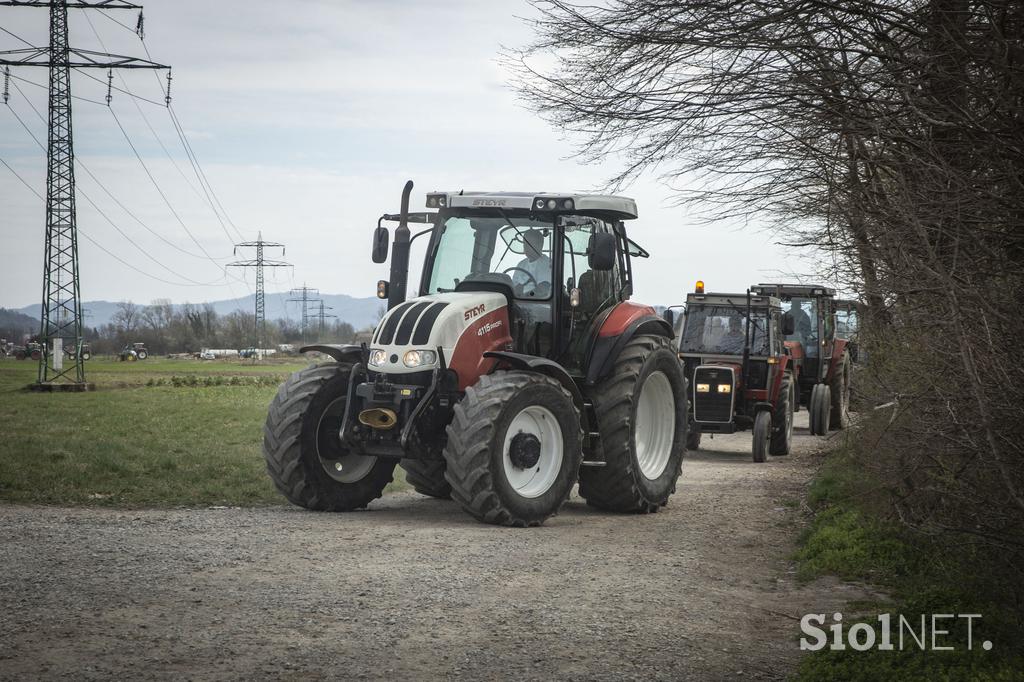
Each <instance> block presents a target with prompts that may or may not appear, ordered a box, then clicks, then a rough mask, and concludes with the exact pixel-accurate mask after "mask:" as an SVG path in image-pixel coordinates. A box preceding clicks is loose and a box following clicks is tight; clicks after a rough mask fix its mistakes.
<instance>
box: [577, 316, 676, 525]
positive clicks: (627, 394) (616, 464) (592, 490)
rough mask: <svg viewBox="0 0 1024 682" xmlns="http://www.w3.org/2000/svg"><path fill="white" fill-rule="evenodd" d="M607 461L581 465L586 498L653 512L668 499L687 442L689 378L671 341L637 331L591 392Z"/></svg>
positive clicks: (613, 508)
mask: <svg viewBox="0 0 1024 682" xmlns="http://www.w3.org/2000/svg"><path fill="white" fill-rule="evenodd" d="M591 395H592V398H593V401H594V412H595V413H596V415H597V430H598V431H599V433H600V435H601V438H600V442H599V452H600V453H601V454H602V455H603V459H604V462H605V465H604V466H603V467H593V468H591V467H586V468H584V469H583V471H581V472H580V495H581V496H583V498H584V499H586V501H587V504H589V505H591V506H593V507H597V508H599V509H606V510H609V511H617V512H641V513H650V512H656V511H658V508H659V507H662V506H664V505H665V504H667V503H668V498H669V496H670V495H672V493H674V492H675V490H676V480H677V479H678V478H679V471H680V468H681V467H682V465H683V453H684V452H685V449H686V441H687V436H686V431H687V428H686V427H687V420H686V410H685V408H684V406H685V405H686V378H685V376H684V375H683V371H682V367H681V365H680V364H679V358H678V357H677V356H676V354H675V352H674V351H673V350H672V348H671V342H670V341H669V340H668V339H666V338H664V337H661V336H646V335H645V336H638V337H636V338H634V339H633V340H631V341H630V342H629V343H628V344H627V345H626V347H625V348H623V349H622V352H621V353H619V357H618V358H617V359H616V361H615V365H614V367H613V368H612V371H611V374H609V375H608V377H607V378H605V379H604V380H603V381H601V382H600V383H599V384H598V385H597V386H596V387H595V389H594V391H593V393H592V394H591Z"/></svg>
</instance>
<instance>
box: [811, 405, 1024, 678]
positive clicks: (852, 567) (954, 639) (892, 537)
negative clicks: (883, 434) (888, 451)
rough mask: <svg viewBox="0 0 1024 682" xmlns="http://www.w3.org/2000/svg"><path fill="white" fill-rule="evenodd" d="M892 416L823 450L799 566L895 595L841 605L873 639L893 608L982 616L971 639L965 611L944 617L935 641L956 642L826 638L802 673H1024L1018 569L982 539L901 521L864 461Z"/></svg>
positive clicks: (909, 614)
mask: <svg viewBox="0 0 1024 682" xmlns="http://www.w3.org/2000/svg"><path fill="white" fill-rule="evenodd" d="M886 421H887V418H886V417H884V416H879V417H875V418H874V420H873V422H869V423H868V424H862V425H861V429H859V430H858V431H855V432H851V433H850V434H847V437H846V442H845V443H844V444H843V445H842V446H841V447H839V448H838V449H836V450H832V451H829V452H828V453H827V454H826V459H825V461H824V463H823V464H822V466H821V468H820V470H819V471H818V473H817V475H816V478H815V479H814V481H813V483H812V485H811V488H810V491H809V494H808V504H809V505H810V507H811V508H812V510H813V512H814V516H813V520H812V521H811V524H810V526H809V527H808V528H807V530H806V531H805V532H804V534H803V536H802V538H801V540H800V549H799V550H798V552H797V555H796V558H797V561H798V566H799V568H798V576H799V577H800V579H802V580H812V579H814V578H817V577H819V576H822V575H835V576H837V577H839V578H841V579H843V580H847V581H859V582H864V583H867V584H869V585H871V586H872V587H874V588H877V589H880V590H881V591H882V592H883V593H884V594H886V595H888V596H887V597H885V598H882V599H879V600H878V601H869V602H858V603H852V604H850V605H849V610H848V611H846V612H844V614H843V615H844V618H843V626H844V633H845V632H848V631H849V628H850V626H851V625H853V624H854V623H856V622H864V623H867V624H869V625H871V626H872V628H873V629H874V630H875V633H876V642H877V641H880V640H881V630H880V627H879V621H878V615H879V614H885V613H888V614H893V615H892V617H893V619H898V618H899V615H900V614H901V615H903V616H905V617H906V618H907V620H908V622H910V623H915V624H917V625H918V626H919V624H920V622H921V615H922V614H923V615H925V616H926V618H928V619H930V618H931V614H981V615H982V618H980V619H977V620H975V621H974V626H973V628H972V633H971V634H972V637H971V639H972V642H971V649H968V641H967V628H966V626H965V622H966V621H964V620H962V619H955V620H945V621H942V622H943V623H944V624H945V625H949V626H950V627H949V628H948V629H949V634H948V635H943V636H941V637H940V638H939V640H938V644H939V645H940V646H951V647H954V648H955V650H954V651H932V650H926V651H922V650H921V649H920V647H918V646H917V645H916V644H915V643H914V641H913V640H911V639H910V638H909V636H908V637H907V640H906V647H905V648H904V649H903V650H902V651H901V650H899V648H898V646H897V650H895V651H882V650H879V649H877V648H872V649H869V650H868V651H863V652H861V651H856V650H854V649H852V648H849V647H848V648H847V649H846V650H844V651H833V650H831V649H829V648H828V647H826V648H824V649H822V650H820V651H816V652H813V653H810V654H809V655H807V656H805V657H804V658H803V659H802V661H801V665H800V667H799V669H798V671H797V673H796V675H795V679H796V680H799V681H806V682H812V681H817V680H826V679H827V680H895V679H899V680H907V681H921V682H925V681H929V682H930V681H932V680H946V681H950V682H953V681H959V680H963V681H967V680H986V681H988V680H992V681H999V680H1007V681H1009V680H1019V679H1021V671H1022V670H1024V643H1022V642H1021V641H1020V640H1019V633H1020V631H1021V629H1022V622H1021V621H1022V619H1024V608H1022V604H1021V603H1020V602H1019V597H1017V596H1016V594H1015V590H1014V588H1013V579H1014V572H1013V571H1011V570H1007V567H1006V566H1005V565H1003V563H1002V562H999V561H993V560H992V557H991V556H990V555H989V553H988V551H987V548H986V546H985V544H983V543H970V542H960V541H956V542H951V541H950V539H949V538H948V537H945V536H942V535H940V534H935V533H922V532H920V531H919V530H915V529H914V528H912V527H910V526H908V525H907V524H905V523H902V522H901V520H900V518H899V516H898V514H896V513H895V511H894V508H893V507H892V505H891V502H890V500H889V497H888V491H887V490H886V489H885V486H884V485H883V484H882V482H881V481H880V480H879V479H878V478H877V477H875V476H873V475H870V474H868V475H866V471H867V469H866V467H865V466H864V459H865V458H867V457H871V456H872V452H873V451H872V447H871V443H872V440H873V438H877V435H878V430H880V429H884V428H885V426H887V424H886ZM833 622H834V621H833V620H832V614H831V613H828V614H826V620H825V622H824V624H823V625H821V628H822V629H823V630H826V631H827V628H828V627H829V626H830V625H831V624H832V623H833ZM928 622H929V628H930V620H929V621H928ZM895 627H896V626H895V625H894V626H893V628H894V629H893V633H894V637H895V633H896V632H898V631H897V630H896V629H895ZM917 629H918V631H919V629H920V628H919V627H918V628H917ZM929 632H930V629H929ZM830 636H831V633H830ZM985 640H988V641H991V642H992V648H991V650H989V651H986V650H984V649H983V648H982V642H983V641H985ZM895 641H896V640H895V638H894V642H895ZM829 642H830V643H831V640H829ZM928 644H929V646H930V640H929V642H928Z"/></svg>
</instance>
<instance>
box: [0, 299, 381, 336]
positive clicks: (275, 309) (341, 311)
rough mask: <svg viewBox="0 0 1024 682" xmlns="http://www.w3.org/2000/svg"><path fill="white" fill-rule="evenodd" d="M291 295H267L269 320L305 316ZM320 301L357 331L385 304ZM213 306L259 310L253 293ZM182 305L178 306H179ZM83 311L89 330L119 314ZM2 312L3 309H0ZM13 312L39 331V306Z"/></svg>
mask: <svg viewBox="0 0 1024 682" xmlns="http://www.w3.org/2000/svg"><path fill="white" fill-rule="evenodd" d="M288 298H289V296H288V294H285V293H268V294H267V297H266V305H267V319H268V320H277V319H282V318H283V319H290V320H298V319H299V318H300V317H301V316H302V304H301V303H288V302H287V300H288ZM320 298H321V299H323V302H324V305H325V306H328V307H330V308H333V310H329V311H327V312H328V313H329V314H331V315H336V316H337V318H338V320H339V321H342V322H348V323H349V324H351V325H352V326H353V327H355V328H356V329H363V328H365V327H372V326H374V325H375V324H377V317H378V311H379V309H380V306H381V305H382V301H380V300H379V299H377V298H376V297H374V298H355V297H353V296H348V295H346V294H320ZM135 303H136V304H137V305H140V306H142V305H147V304H148V303H149V301H135ZM203 303H204V302H198V303H194V304H195V305H203ZM210 303H211V304H212V305H213V309H214V310H216V311H217V314H218V315H227V314H228V313H233V312H234V311H236V310H244V311H246V312H252V310H253V309H254V308H255V307H256V296H255V294H251V295H249V296H245V297H242V298H233V299H227V300H223V301H210ZM180 305H182V304H175V307H178V306H180ZM318 306H319V304H316V303H310V304H309V310H310V314H314V313H315V312H316V310H317V309H318ZM82 308H83V310H84V311H85V324H86V326H89V327H99V326H100V325H104V324H108V323H109V322H110V320H111V318H112V317H113V316H114V313H115V312H117V302H116V301H83V302H82ZM0 310H2V309H0ZM8 312H11V313H21V314H23V315H28V316H34V317H35V322H34V324H35V327H36V330H38V328H39V321H38V320H39V314H40V313H39V306H38V305H28V306H25V307H24V308H18V309H17V310H12V311H8ZM0 328H4V325H2V324H0Z"/></svg>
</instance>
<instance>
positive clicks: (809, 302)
mask: <svg viewBox="0 0 1024 682" xmlns="http://www.w3.org/2000/svg"><path fill="white" fill-rule="evenodd" d="M786 312H787V313H789V315H790V316H791V317H792V318H793V333H792V334H788V335H787V336H786V340H787V341H799V342H800V344H801V345H802V346H803V347H804V353H806V355H807V357H809V358H816V357H818V301H817V299H814V298H799V297H797V296H794V297H793V298H792V299H790V302H789V310H786Z"/></svg>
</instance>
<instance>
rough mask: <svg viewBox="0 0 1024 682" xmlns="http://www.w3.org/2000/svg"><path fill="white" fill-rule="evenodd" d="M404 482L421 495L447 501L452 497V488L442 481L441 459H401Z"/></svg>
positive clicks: (443, 468)
mask: <svg viewBox="0 0 1024 682" xmlns="http://www.w3.org/2000/svg"><path fill="white" fill-rule="evenodd" d="M401 466H402V468H403V469H405V480H406V481H407V482H408V483H409V485H411V486H412V487H413V488H415V489H416V492H418V493H419V494H421V495H429V496H430V497H436V498H438V499H442V500H447V499H449V498H451V496H452V487H451V486H450V485H448V481H446V480H445V479H444V470H445V463H444V460H443V459H403V460H402V463H401Z"/></svg>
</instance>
